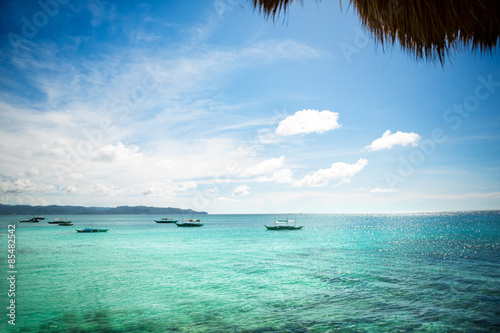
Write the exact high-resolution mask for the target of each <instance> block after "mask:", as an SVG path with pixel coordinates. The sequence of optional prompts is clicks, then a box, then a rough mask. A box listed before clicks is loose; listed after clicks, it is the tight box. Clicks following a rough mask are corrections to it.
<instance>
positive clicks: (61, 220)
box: [47, 219, 71, 224]
mask: <svg viewBox="0 0 500 333" xmlns="http://www.w3.org/2000/svg"><path fill="white" fill-rule="evenodd" d="M47 223H48V224H62V223H63V224H64V223H71V221H67V220H65V219H54V220H52V221H50V222H47Z"/></svg>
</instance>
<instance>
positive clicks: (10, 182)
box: [0, 178, 57, 194]
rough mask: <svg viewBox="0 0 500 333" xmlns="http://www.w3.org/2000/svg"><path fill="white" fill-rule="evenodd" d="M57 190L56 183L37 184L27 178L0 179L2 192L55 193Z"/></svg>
mask: <svg viewBox="0 0 500 333" xmlns="http://www.w3.org/2000/svg"><path fill="white" fill-rule="evenodd" d="M56 190H57V189H56V187H55V186H54V185H44V184H35V183H33V182H32V181H31V180H29V179H27V178H16V179H5V180H2V181H0V193H14V194H20V193H34V192H37V193H54V192H56Z"/></svg>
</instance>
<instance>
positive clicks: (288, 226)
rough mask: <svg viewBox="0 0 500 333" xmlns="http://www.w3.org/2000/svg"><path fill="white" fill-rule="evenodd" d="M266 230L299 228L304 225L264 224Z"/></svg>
mask: <svg viewBox="0 0 500 333" xmlns="http://www.w3.org/2000/svg"><path fill="white" fill-rule="evenodd" d="M265 227H266V228H267V230H300V229H302V228H303V227H304V226H292V225H271V226H269V225H265Z"/></svg>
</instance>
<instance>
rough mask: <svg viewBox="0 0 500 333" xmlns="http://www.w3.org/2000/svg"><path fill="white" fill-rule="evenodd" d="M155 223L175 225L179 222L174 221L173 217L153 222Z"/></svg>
mask: <svg viewBox="0 0 500 333" xmlns="http://www.w3.org/2000/svg"><path fill="white" fill-rule="evenodd" d="M155 222H156V223H177V222H179V220H174V218H173V217H162V218H161V219H160V220H155Z"/></svg>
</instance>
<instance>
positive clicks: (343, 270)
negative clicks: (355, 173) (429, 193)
mask: <svg viewBox="0 0 500 333" xmlns="http://www.w3.org/2000/svg"><path fill="white" fill-rule="evenodd" d="M28 217H29V216H0V228H1V230H0V231H1V235H0V236H1V238H0V239H1V244H0V246H1V253H3V254H2V255H1V258H2V259H0V269H1V271H2V274H3V278H2V279H1V281H2V282H1V283H0V294H1V295H2V297H0V300H1V306H0V308H1V309H3V310H1V311H0V312H2V313H1V316H0V318H1V323H0V331H1V332H249V333H250V332H318V333H319V332H500V212H499V211H481V212H447V213H415V214H345V215H342V214H334V215H330V214H288V215H287V214H273V215H212V214H208V215H193V216H182V215H177V216H176V215H171V216H155V215H108V216H106V215H99V216H97V215H95V216H92V215H75V216H46V219H45V220H43V221H40V222H39V223H19V222H17V221H18V220H20V219H24V218H28ZM161 217H174V218H176V219H183V218H200V219H201V222H202V223H204V225H203V226H202V227H198V228H180V227H177V226H176V225H175V224H159V223H155V221H154V220H155V219H159V218H161ZM54 218H65V219H68V220H71V221H73V224H74V225H73V226H58V225H51V224H48V223H47V222H48V221H51V220H52V219H54ZM285 218H289V219H295V220H296V223H297V225H303V226H304V227H303V229H302V230H288V231H271V230H266V228H265V225H272V224H274V221H275V219H285ZM91 224H93V227H94V228H107V229H109V231H108V232H106V233H77V232H76V230H75V229H78V228H85V227H90V225H91ZM9 225H10V226H12V225H14V227H9ZM11 235H14V236H11ZM9 237H10V238H9ZM9 240H15V243H14V242H9ZM9 250H10V251H9ZM12 254H14V257H12ZM9 255H10V256H11V258H9ZM9 260H10V261H9ZM12 260H14V262H13V261H12ZM10 265H12V266H10ZM12 276H14V278H12ZM12 301H14V302H12ZM12 304H14V308H12Z"/></svg>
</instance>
